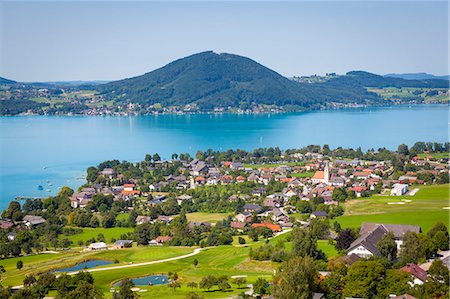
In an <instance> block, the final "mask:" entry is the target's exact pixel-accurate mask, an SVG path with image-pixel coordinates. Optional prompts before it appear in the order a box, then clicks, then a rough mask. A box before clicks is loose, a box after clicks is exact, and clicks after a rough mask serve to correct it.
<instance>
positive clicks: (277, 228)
mask: <svg viewBox="0 0 450 299" xmlns="http://www.w3.org/2000/svg"><path fill="white" fill-rule="evenodd" d="M252 227H253V228H257V227H267V228H270V229H271V230H272V232H281V226H279V225H278V224H273V223H270V222H263V223H253V224H252Z"/></svg>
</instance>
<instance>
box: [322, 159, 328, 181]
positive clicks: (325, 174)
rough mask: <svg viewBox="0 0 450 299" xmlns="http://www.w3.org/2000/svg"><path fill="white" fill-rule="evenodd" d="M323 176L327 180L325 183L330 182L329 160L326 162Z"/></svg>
mask: <svg viewBox="0 0 450 299" xmlns="http://www.w3.org/2000/svg"><path fill="white" fill-rule="evenodd" d="M323 178H324V180H325V183H327V184H328V182H329V180H330V166H329V164H328V161H327V162H325V171H324V174H323Z"/></svg>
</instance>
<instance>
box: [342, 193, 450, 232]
mask: <svg viewBox="0 0 450 299" xmlns="http://www.w3.org/2000/svg"><path fill="white" fill-rule="evenodd" d="M411 188H415V187H414V186H413V187H411ZM417 188H419V191H418V192H417V193H416V195H414V196H387V195H376V196H372V197H369V198H364V199H354V200H350V201H348V202H346V203H345V213H344V215H343V216H341V217H338V218H336V219H337V221H338V222H339V223H340V224H341V226H342V227H359V226H360V225H361V223H362V222H378V223H393V224H411V225H420V226H421V227H422V230H423V231H427V230H429V229H430V228H431V227H432V226H433V225H434V224H435V223H436V222H437V221H442V222H444V223H449V210H447V209H444V208H446V207H449V206H450V203H449V185H448V184H446V185H433V186H417Z"/></svg>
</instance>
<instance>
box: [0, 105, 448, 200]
mask: <svg viewBox="0 0 450 299" xmlns="http://www.w3.org/2000/svg"><path fill="white" fill-rule="evenodd" d="M448 115H449V106H447V105H420V106H411V107H409V106H395V107H391V108H390V107H384V108H358V109H345V110H330V111H314V112H305V113H294V114H271V115H234V114H224V115H158V116H154V115H150V116H132V117H89V116H21V117H0V145H1V147H0V163H1V165H0V209H2V208H5V207H6V206H7V204H8V202H9V201H10V200H12V199H14V198H15V197H17V196H42V197H43V196H48V195H52V194H56V193H57V191H58V188H60V187H62V186H70V187H72V188H76V187H78V186H80V185H81V184H82V183H83V180H82V179H80V178H81V177H82V176H83V175H84V173H85V170H86V168H87V167H88V166H90V165H97V164H98V163H99V162H102V161H104V160H107V159H119V160H128V161H133V162H136V161H140V160H142V159H143V158H144V156H145V154H146V153H151V154H153V153H156V152H157V153H159V154H160V155H161V156H162V157H163V158H166V159H169V158H170V156H171V154H172V153H180V152H189V153H191V154H195V152H196V151H197V150H199V149H201V150H206V149H208V148H212V149H218V150H225V149H229V148H232V149H236V148H240V149H246V150H251V149H254V148H257V147H269V146H279V147H280V148H282V149H286V148H295V147H302V146H305V145H308V144H321V145H323V144H329V145H330V146H331V147H332V148H334V147H337V146H342V147H353V148H356V147H358V146H361V147H362V148H363V149H369V148H375V149H377V148H379V147H387V148H389V149H396V147H397V146H398V145H399V144H401V143H406V144H408V145H412V144H414V142H416V141H437V142H445V141H447V140H448V129H449V125H448V121H449V120H448ZM38 185H41V186H42V190H38Z"/></svg>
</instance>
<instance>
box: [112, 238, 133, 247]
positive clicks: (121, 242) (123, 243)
mask: <svg viewBox="0 0 450 299" xmlns="http://www.w3.org/2000/svg"><path fill="white" fill-rule="evenodd" d="M131 246H133V240H117V241H116V242H115V243H114V245H113V248H114V249H121V248H130V247H131Z"/></svg>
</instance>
